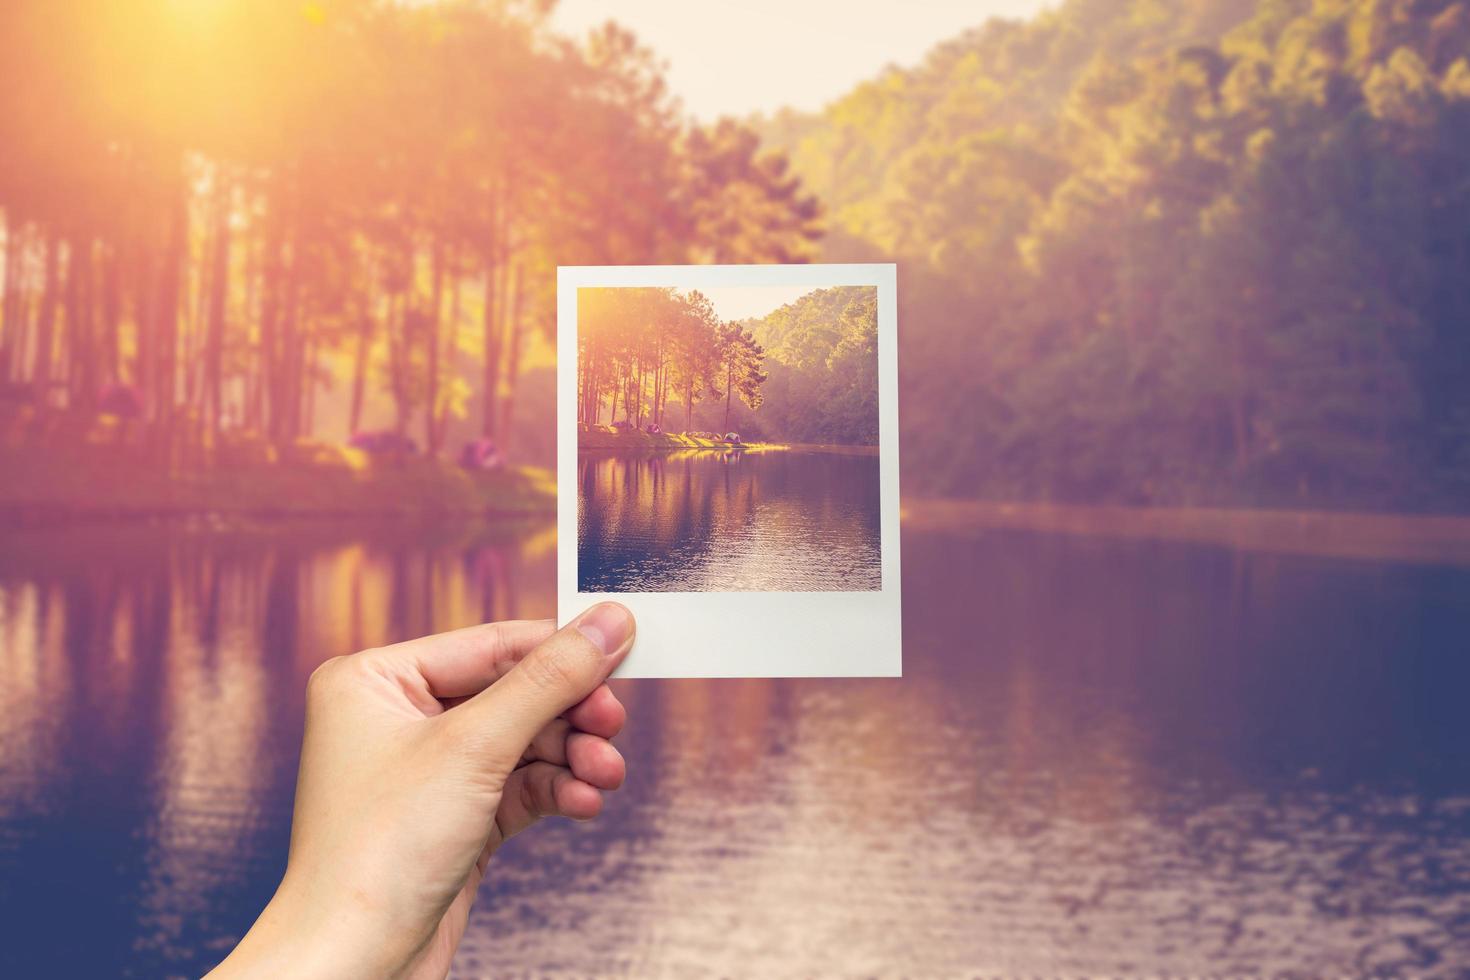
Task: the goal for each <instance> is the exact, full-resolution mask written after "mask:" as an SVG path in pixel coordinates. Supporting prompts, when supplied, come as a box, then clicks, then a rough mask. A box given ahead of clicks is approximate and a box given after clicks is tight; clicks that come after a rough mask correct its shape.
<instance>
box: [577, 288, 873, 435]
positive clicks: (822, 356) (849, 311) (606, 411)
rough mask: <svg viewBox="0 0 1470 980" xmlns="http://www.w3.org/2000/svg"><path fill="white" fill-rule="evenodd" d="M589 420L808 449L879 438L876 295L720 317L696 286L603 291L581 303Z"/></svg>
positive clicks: (846, 294)
mask: <svg viewBox="0 0 1470 980" xmlns="http://www.w3.org/2000/svg"><path fill="white" fill-rule="evenodd" d="M577 320H578V330H577V345H578V360H577V384H578V405H579V411H578V415H579V419H580V421H581V422H583V423H584V424H588V425H598V424H613V423H618V422H626V423H628V424H630V425H634V426H637V427H640V428H646V427H648V426H649V425H654V424H656V425H658V426H660V427H661V428H663V429H665V430H670V431H673V430H691V429H692V430H699V431H710V430H718V431H720V432H726V431H729V430H730V429H731V428H732V427H733V428H735V429H738V430H739V431H740V432H741V433H742V434H745V435H748V436H753V437H759V438H765V439H774V440H786V441H792V442H807V443H841V444H861V445H876V444H877V442H878V318H877V291H876V290H875V289H873V288H872V287H870V286H839V287H833V288H830V289H818V290H813V291H812V292H810V293H807V294H806V295H804V296H802V297H800V298H799V299H797V300H795V301H794V302H791V303H788V304H786V305H785V306H782V307H781V308H780V309H777V310H774V311H772V312H771V313H770V314H768V315H766V316H764V317H760V318H756V319H748V320H743V321H727V320H721V319H720V317H719V316H718V314H717V313H716V311H715V309H714V307H713V305H712V304H711V303H710V301H709V299H708V298H707V297H706V296H705V295H704V294H702V293H700V292H699V291H698V290H690V291H688V292H679V291H678V290H675V289H671V288H637V287H632V288H630V287H593V288H584V289H581V290H579V295H578V299H577Z"/></svg>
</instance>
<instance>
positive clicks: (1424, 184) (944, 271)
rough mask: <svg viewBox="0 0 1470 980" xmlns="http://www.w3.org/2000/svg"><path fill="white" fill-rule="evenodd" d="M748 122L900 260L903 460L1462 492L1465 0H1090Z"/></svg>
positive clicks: (1315, 498)
mask: <svg viewBox="0 0 1470 980" xmlns="http://www.w3.org/2000/svg"><path fill="white" fill-rule="evenodd" d="M755 126H756V128H757V129H758V130H759V131H760V132H761V134H762V136H763V138H764V139H765V140H766V141H767V142H768V143H769V144H771V145H772V146H774V147H776V148H779V149H781V150H784V151H785V152H787V153H788V154H789V155H790V157H791V161H792V167H793V170H794V171H795V172H796V173H797V174H798V175H799V176H800V177H801V178H802V179H803V181H804V182H805V183H806V185H807V186H808V187H810V188H811V189H812V191H813V192H815V193H816V195H817V196H818V197H819V198H820V199H821V200H822V202H823V205H824V207H825V208H826V221H827V234H826V237H825V239H824V241H823V246H822V257H823V258H825V259H827V260H832V261H862V260H873V259H882V260H887V261H897V262H898V268H899V304H900V307H899V332H900V358H899V371H900V389H901V413H900V415H901V423H902V431H903V439H904V450H903V462H904V470H905V481H906V482H905V487H906V488H910V489H911V490H913V491H918V492H923V493H929V494H949V495H962V496H975V495H978V496H984V497H990V498H996V499H1040V500H1058V501H1081V502H1095V501H1113V502H1130V503H1169V504H1231V505H1235V504H1244V505H1265V506H1287V507H1303V506H1306V507H1318V506H1321V507H1358V508H1369V509H1406V510H1464V509H1466V507H1467V506H1470V4H1466V3H1464V2H1450V0H1261V2H1257V3H1251V2H1241V0H1167V2H1165V0H1132V2H1118V0H1070V2H1065V3H1062V4H1060V5H1059V6H1058V7H1057V8H1056V9H1055V10H1052V11H1049V12H1046V13H1043V14H1041V15H1039V16H1038V17H1036V18H1035V19H1033V20H1030V21H1026V22H1020V21H999V20H998V21H992V22H990V23H988V24H986V25H984V26H980V27H977V28H976V29H975V30H973V31H970V32H968V33H966V34H964V35H962V36H960V37H957V38H955V39H953V40H952V41H949V42H947V43H944V44H941V45H939V46H938V47H936V48H935V49H934V50H933V51H932V52H931V53H930V55H929V56H928V57H927V59H926V60H925V61H924V62H923V63H922V64H920V65H918V66H915V67H912V68H892V69H889V70H887V71H885V72H882V73H880V74H878V75H877V76H876V77H875V78H873V80H872V81H870V82H868V83H865V84H863V85H861V86H859V87H858V88H857V89H855V90H854V91H852V92H851V93H849V94H848V95H847V96H846V97H844V98H842V99H840V100H838V101H837V102H835V103H833V104H832V105H830V106H829V107H828V108H827V109H826V110H825V111H823V112H820V113H814V114H802V113H793V112H786V113H782V114H779V115H777V116H775V117H773V118H766V119H759V120H756V121H755ZM957 446H963V451H957Z"/></svg>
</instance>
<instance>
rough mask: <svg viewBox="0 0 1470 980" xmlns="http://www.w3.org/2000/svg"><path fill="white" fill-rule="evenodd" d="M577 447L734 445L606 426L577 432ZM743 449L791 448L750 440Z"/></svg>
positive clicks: (656, 448)
mask: <svg viewBox="0 0 1470 980" xmlns="http://www.w3.org/2000/svg"><path fill="white" fill-rule="evenodd" d="M577 448H578V449H615V450H643V451H646V452H663V451H672V450H678V449H719V450H725V449H729V448H730V444H729V443H727V442H721V441H719V440H717V439H700V438H697V437H695V436H686V435H678V434H675V433H665V432H659V433H654V434H650V433H647V432H637V431H632V432H609V431H607V430H605V429H593V430H592V431H590V432H579V433H577ZM740 448H742V449H744V450H746V451H747V452H760V451H763V450H770V449H786V448H788V447H787V446H786V445H785V444H783V443H776V442H747V443H743V444H742V445H741V447H740Z"/></svg>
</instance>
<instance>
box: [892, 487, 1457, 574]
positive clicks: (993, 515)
mask: <svg viewBox="0 0 1470 980" xmlns="http://www.w3.org/2000/svg"><path fill="white" fill-rule="evenodd" d="M902 524H903V529H904V530H905V531H909V532H921V533H938V534H966V533H968V534H983V533H985V532H986V531H995V530H1019V531H1037V532H1043V533H1052V534H1070V535H1076V536H1081V537H1109V538H1135V539H1139V540H1154V541H1183V542H1188V543H1192V544H1207V545H1219V546H1222V547H1227V548H1233V549H1238V550H1241V551H1257V552H1270V553H1275V554H1287V555H1301V556H1308V557H1319V558H1338V559H1344V558H1345V559H1361V560H1366V561H1400V562H1411V563H1420V564H1444V565H1463V566H1470V515H1457V514H1389V513H1372V512H1366V511H1309V510H1301V511H1296V510H1255V509H1247V508H1228V507H1128V506H1124V505H1116V504H1098V505H1091V504H1051V503H1018V502H1010V503H1007V502H996V501H985V500H954V499H942V498H919V499H910V500H906V501H904V502H903V508H902Z"/></svg>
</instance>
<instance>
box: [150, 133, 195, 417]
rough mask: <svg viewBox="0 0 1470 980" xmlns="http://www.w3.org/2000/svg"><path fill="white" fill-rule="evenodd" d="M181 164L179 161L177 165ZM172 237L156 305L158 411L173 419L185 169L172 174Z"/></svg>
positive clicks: (186, 235)
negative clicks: (183, 172)
mask: <svg viewBox="0 0 1470 980" xmlns="http://www.w3.org/2000/svg"><path fill="white" fill-rule="evenodd" d="M177 166H178V163H177V161H176V162H175V167H177ZM169 180H170V188H169V198H170V201H169V213H168V239H167V242H166V244H165V245H164V253H163V256H162V260H161V264H160V268H159V269H158V297H157V300H156V302H155V303H154V306H153V314H154V317H155V319H156V324H155V327H154V331H153V333H154V338H155V340H156V342H157V349H156V351H155V354H156V355H157V373H156V376H155V382H156V384H157V386H158V387H157V389H156V391H155V392H154V399H155V406H156V410H155V411H156V415H157V417H158V418H159V419H161V420H163V421H165V422H169V421H171V420H172V419H173V414H174V399H175V397H176V394H175V393H176V387H177V377H176V375H177V373H178V342H179V293H180V286H181V284H182V274H183V265H184V249H185V247H186V245H187V243H188V238H189V211H188V199H187V197H186V191H187V186H186V184H185V182H184V177H183V174H182V173H178V172H175V173H171V174H170V175H169Z"/></svg>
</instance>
